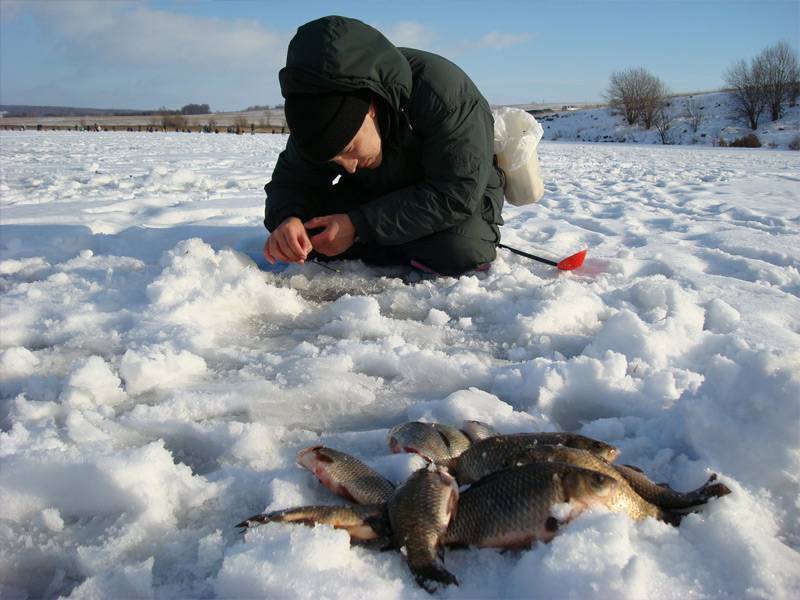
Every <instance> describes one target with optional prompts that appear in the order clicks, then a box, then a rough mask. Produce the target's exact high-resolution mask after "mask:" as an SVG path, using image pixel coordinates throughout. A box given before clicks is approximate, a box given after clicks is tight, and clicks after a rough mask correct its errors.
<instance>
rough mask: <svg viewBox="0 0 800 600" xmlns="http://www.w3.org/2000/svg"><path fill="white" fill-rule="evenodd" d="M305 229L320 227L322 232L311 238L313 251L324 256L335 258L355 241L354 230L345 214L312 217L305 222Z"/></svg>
mask: <svg viewBox="0 0 800 600" xmlns="http://www.w3.org/2000/svg"><path fill="white" fill-rule="evenodd" d="M305 226H306V228H307V229H317V228H319V227H322V228H323V229H322V231H321V232H319V233H318V234H316V235H315V236H314V237H312V238H311V245H312V246H314V250H316V251H317V252H319V253H320V254H324V255H325V256H336V255H337V254H341V253H342V252H344V251H345V250H347V249H348V248H349V247H350V246H352V245H353V242H355V239H356V228H355V227H354V226H353V222H352V221H351V220H350V217H348V216H347V215H345V214H337V215H326V216H324V217H314V218H313V219H311V220H309V221H306V223H305Z"/></svg>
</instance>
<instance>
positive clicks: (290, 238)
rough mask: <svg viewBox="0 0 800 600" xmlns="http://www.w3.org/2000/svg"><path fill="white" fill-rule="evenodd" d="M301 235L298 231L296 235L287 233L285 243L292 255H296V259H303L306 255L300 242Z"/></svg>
mask: <svg viewBox="0 0 800 600" xmlns="http://www.w3.org/2000/svg"><path fill="white" fill-rule="evenodd" d="M301 236H303V234H302V233H298V234H297V235H292V234H289V235H287V236H286V237H287V240H286V243H287V245H288V247H289V248H290V249H291V251H292V252H293V253H294V255H295V256H296V257H297V259H296V260H305V258H306V255H307V254H308V253H307V252H306V251H305V250H304V249H303V246H302V244H301V243H300V238H301Z"/></svg>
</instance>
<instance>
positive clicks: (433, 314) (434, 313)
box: [425, 308, 450, 327]
mask: <svg viewBox="0 0 800 600" xmlns="http://www.w3.org/2000/svg"><path fill="white" fill-rule="evenodd" d="M449 321H450V315H448V314H447V313H446V312H444V311H443V310H439V309H438V308H432V309H431V310H430V311H429V312H428V316H427V317H425V322H426V323H427V324H428V325H436V326H438V327H441V326H444V325H447V323H448V322H449Z"/></svg>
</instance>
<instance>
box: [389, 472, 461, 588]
mask: <svg viewBox="0 0 800 600" xmlns="http://www.w3.org/2000/svg"><path fill="white" fill-rule="evenodd" d="M457 503H458V486H457V485H456V482H455V480H454V479H453V478H452V476H450V475H449V474H448V473H447V472H446V471H444V470H443V469H439V468H436V469H420V470H418V471H416V472H415V473H414V474H413V475H411V477H410V478H409V479H408V480H407V481H406V482H405V483H404V484H403V485H401V486H400V487H398V488H397V490H396V492H395V494H394V496H393V497H392V499H391V500H390V501H389V503H388V514H389V523H390V524H391V527H392V532H393V539H394V542H395V544H396V545H397V547H398V548H401V549H405V554H406V558H407V561H408V566H409V568H410V569H411V572H412V573H414V576H415V577H416V579H417V581H418V583H420V585H422V586H423V587H426V589H429V588H430V582H431V581H437V582H440V583H445V584H450V583H456V579H455V577H454V576H453V575H452V574H451V573H449V572H448V571H447V570H445V569H444V567H442V566H441V565H440V564H439V561H438V551H439V548H440V546H441V538H442V536H443V535H444V533H445V531H446V530H447V526H448V525H449V523H450V521H451V519H452V516H453V514H454V512H455V510H456V505H457Z"/></svg>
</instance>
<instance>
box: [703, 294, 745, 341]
mask: <svg viewBox="0 0 800 600" xmlns="http://www.w3.org/2000/svg"><path fill="white" fill-rule="evenodd" d="M741 318H742V317H741V315H740V314H739V311H738V310H736V309H735V308H733V307H732V306H731V305H730V304H728V303H727V302H725V301H724V300H720V299H719V298H714V299H713V300H711V302H709V303H708V304H707V305H706V322H705V325H704V326H703V329H708V330H709V331H713V332H714V333H730V332H731V331H733V330H734V329H735V328H736V325H737V324H738V323H739V321H740V320H741Z"/></svg>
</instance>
